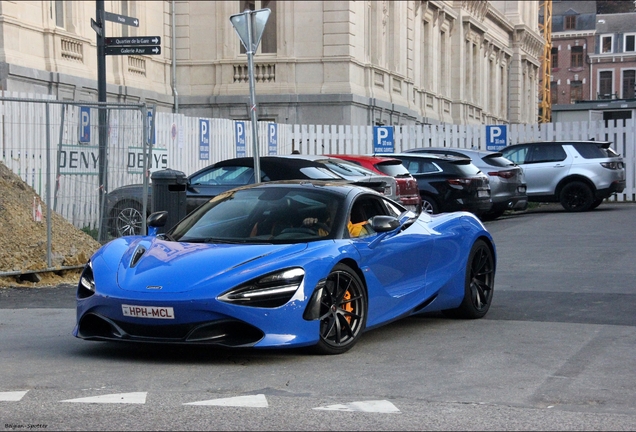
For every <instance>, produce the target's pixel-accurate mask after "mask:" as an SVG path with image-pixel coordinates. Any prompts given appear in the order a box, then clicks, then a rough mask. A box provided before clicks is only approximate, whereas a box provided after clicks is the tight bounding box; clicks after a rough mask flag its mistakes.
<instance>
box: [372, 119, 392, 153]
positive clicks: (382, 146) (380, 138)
mask: <svg viewBox="0 0 636 432" xmlns="http://www.w3.org/2000/svg"><path fill="white" fill-rule="evenodd" d="M394 151H395V142H394V141H393V126H374V128H373V152H374V153H393V152H394Z"/></svg>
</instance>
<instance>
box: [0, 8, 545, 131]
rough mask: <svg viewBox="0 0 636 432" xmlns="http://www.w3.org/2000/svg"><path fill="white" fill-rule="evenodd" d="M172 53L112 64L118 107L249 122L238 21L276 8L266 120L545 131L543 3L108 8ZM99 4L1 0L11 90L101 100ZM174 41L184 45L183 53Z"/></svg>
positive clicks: (261, 61) (110, 33)
mask: <svg viewBox="0 0 636 432" xmlns="http://www.w3.org/2000/svg"><path fill="white" fill-rule="evenodd" d="M105 8H106V10H107V11H108V12H111V13H115V14H121V15H124V16H131V17H136V18H138V19H139V27H133V26H124V25H121V24H119V23H115V22H108V23H107V25H106V28H105V32H106V36H107V37H118V36H159V37H161V39H162V41H161V47H162V52H161V55H157V56H147V55H144V56H138V55H120V56H119V55H117V56H115V55H112V56H107V60H106V66H107V81H108V86H107V92H108V99H109V100H110V101H117V102H138V101H140V100H143V101H146V102H147V103H149V104H150V103H154V104H157V106H158V109H160V110H164V111H169V110H172V111H175V110H176V111H178V112H181V113H184V114H187V115H193V116H204V117H222V118H231V119H248V118H249V115H248V100H249V89H248V81H247V61H246V56H245V54H244V50H242V49H241V48H242V47H241V44H240V41H239V38H238V37H237V35H236V34H235V31H234V29H233V27H232V25H231V23H230V21H229V17H230V15H232V14H236V13H239V12H242V11H243V10H245V9H261V8H269V9H271V11H272V13H271V15H270V19H269V21H268V24H267V26H266V28H265V34H264V35H263V39H262V42H261V44H260V46H259V49H258V52H257V54H256V56H255V72H256V93H257V102H258V117H259V119H262V120H271V121H276V122H279V123H297V124H298V123H302V124H387V125H391V124H394V125H401V124H421V123H427V124H438V123H455V124H482V123H484V124H494V123H535V122H536V119H537V84H538V71H539V66H540V57H541V55H542V53H543V40H542V38H541V36H540V34H539V31H538V2H537V1H509V0H506V1H503V0H502V1H485V0H478V1H465V0H463V1H460V0H447V1H440V0H428V1H426V0H415V1H413V0H409V1H354V0H350V1H311V2H298V1H274V0H270V1H266V0H253V1H190V0H182V1H130V0H121V1H114V0H112V1H108V0H107V1H105ZM95 13H96V12H95V3H94V2H93V1H63V0H43V1H33V2H21V1H2V2H1V3H0V88H1V89H3V90H9V91H19V92H28V93H40V94H42V93H44V94H52V95H55V96H56V97H57V98H58V99H68V100H76V101H82V100H93V101H95V100H96V99H97V97H96V93H97V91H96V87H97V85H96V75H97V73H96V63H97V60H96V57H97V54H96V37H95V32H94V31H93V29H92V28H91V25H90V23H91V18H94V17H95ZM173 46H174V47H175V49H174V50H173V49H172V48H173Z"/></svg>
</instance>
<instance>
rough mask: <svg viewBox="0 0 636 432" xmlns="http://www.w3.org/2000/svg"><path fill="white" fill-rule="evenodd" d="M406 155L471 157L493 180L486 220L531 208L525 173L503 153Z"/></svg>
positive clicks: (444, 150)
mask: <svg viewBox="0 0 636 432" xmlns="http://www.w3.org/2000/svg"><path fill="white" fill-rule="evenodd" d="M405 152H406V153H433V154H444V155H451V156H459V157H467V158H470V160H471V162H472V163H473V164H475V166H476V167H477V168H479V169H480V170H481V171H482V172H483V173H484V174H488V178H489V179H490V197H491V198H492V208H491V209H490V211H489V212H488V213H486V214H484V215H483V216H482V218H483V219H496V218H498V217H499V216H501V215H502V214H504V212H505V211H506V210H525V209H526V208H528V196H527V195H526V180H525V177H524V175H523V169H522V168H521V167H519V166H518V165H516V164H515V163H514V162H512V161H510V160H508V159H506V158H505V157H503V156H502V155H501V153H499V152H493V151H487V150H476V149H464V148H449V147H421V148H414V149H410V150H406V151H405Z"/></svg>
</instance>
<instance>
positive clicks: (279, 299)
mask: <svg viewBox="0 0 636 432" xmlns="http://www.w3.org/2000/svg"><path fill="white" fill-rule="evenodd" d="M304 277H305V271H304V270H303V269H301V268H297V267H296V268H291V269H287V270H282V271H279V272H276V273H271V274H268V275H266V276H263V277H261V278H258V279H254V280H253V281H250V282H248V283H246V284H243V285H240V286H238V287H236V288H233V289H231V290H229V291H227V292H225V293H223V294H221V295H220V296H219V297H218V299H219V300H220V301H223V302H226V303H236V304H240V305H245V306H255V307H265V308H274V307H279V306H282V305H284V304H285V303H287V302H288V301H289V300H290V299H291V298H292V297H293V295H294V293H295V292H296V291H297V290H298V288H299V287H300V286H301V285H302V282H303V279H304Z"/></svg>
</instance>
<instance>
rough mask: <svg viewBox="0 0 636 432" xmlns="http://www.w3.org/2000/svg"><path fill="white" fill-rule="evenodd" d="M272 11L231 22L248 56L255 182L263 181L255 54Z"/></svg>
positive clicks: (234, 17)
mask: <svg viewBox="0 0 636 432" xmlns="http://www.w3.org/2000/svg"><path fill="white" fill-rule="evenodd" d="M270 13H271V10H269V9H259V10H256V11H251V10H246V11H245V12H243V13H240V14H236V15H232V16H231V17H230V22H231V23H232V25H233V26H234V30H236V33H237V34H238V36H239V38H240V39H241V42H242V43H243V46H244V47H245V53H246V54H247V73H248V76H249V83H250V120H251V123H252V153H253V154H254V182H255V183H260V181H261V164H260V158H259V154H258V128H257V126H258V125H257V123H256V122H257V119H256V90H255V80H254V53H255V52H256V49H257V48H258V44H259V43H260V41H261V37H262V36H263V31H264V30H265V24H267V19H268V18H269V14H270Z"/></svg>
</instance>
